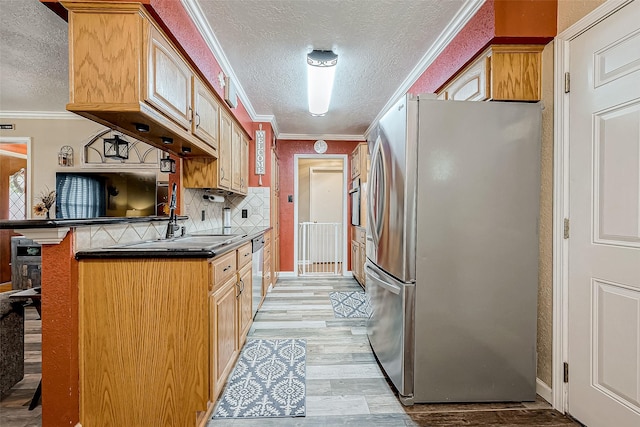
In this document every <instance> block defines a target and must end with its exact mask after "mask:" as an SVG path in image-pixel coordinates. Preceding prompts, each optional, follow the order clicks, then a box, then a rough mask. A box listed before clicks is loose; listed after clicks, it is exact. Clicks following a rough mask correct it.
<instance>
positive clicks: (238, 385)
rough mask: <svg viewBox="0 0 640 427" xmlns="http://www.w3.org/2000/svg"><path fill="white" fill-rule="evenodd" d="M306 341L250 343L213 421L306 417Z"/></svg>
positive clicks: (260, 341) (285, 340) (283, 340)
mask: <svg viewBox="0 0 640 427" xmlns="http://www.w3.org/2000/svg"><path fill="white" fill-rule="evenodd" d="M305 376H306V340H303V339H280V340H260V339H256V340H247V343H246V344H245V346H244V348H243V349H242V352H241V353H240V357H239V358H238V362H237V364H236V366H235V368H234V369H233V372H231V376H230V377H229V380H228V382H227V385H226V387H225V389H224V392H223V393H222V397H221V398H220V401H219V403H218V407H217V408H216V411H215V413H214V415H213V418H248V417H254V418H264V417H304V416H305V414H306V382H305Z"/></svg>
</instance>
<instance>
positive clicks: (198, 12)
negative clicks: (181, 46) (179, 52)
mask: <svg viewBox="0 0 640 427" xmlns="http://www.w3.org/2000/svg"><path fill="white" fill-rule="evenodd" d="M180 1H181V2H182V6H183V7H184V8H185V10H186V11H187V14H188V15H189V17H190V18H191V20H192V21H193V23H194V24H195V25H196V27H197V28H198V31H200V34H201V35H202V38H203V39H204V41H205V43H206V44H207V46H209V49H211V53H213V56H214V57H215V59H216V60H217V61H218V63H219V64H220V68H222V71H223V72H224V73H225V74H226V75H227V76H229V77H230V78H231V79H232V80H233V83H234V84H235V86H236V92H237V93H238V97H239V98H240V100H241V101H242V105H244V108H245V109H246V110H247V113H249V116H250V117H251V120H253V121H257V120H256V119H255V118H256V116H257V115H256V111H255V110H254V109H253V105H251V102H250V101H249V98H248V97H247V93H246V92H245V91H244V88H243V87H242V85H241V84H240V80H238V77H237V76H236V73H235V72H234V71H233V68H232V67H231V64H230V63H229V60H228V59H227V55H225V53H224V51H223V50H222V46H220V42H218V38H217V37H216V35H215V34H214V33H213V29H211V25H209V21H207V18H206V17H205V16H204V12H203V11H202V9H201V8H200V5H199V4H198V2H197V1H196V0H180Z"/></svg>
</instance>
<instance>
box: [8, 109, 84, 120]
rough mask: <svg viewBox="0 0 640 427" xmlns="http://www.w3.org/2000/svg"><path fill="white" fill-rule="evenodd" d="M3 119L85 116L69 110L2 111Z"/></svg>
mask: <svg viewBox="0 0 640 427" xmlns="http://www.w3.org/2000/svg"><path fill="white" fill-rule="evenodd" d="M0 117H1V118H3V119H44V120H80V119H84V117H82V116H79V115H77V114H74V113H71V112H69V111H0Z"/></svg>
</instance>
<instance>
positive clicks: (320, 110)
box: [307, 50, 338, 116]
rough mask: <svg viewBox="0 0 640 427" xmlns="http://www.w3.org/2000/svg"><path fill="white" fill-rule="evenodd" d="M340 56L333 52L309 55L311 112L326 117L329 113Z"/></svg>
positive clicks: (308, 92) (308, 72)
mask: <svg viewBox="0 0 640 427" xmlns="http://www.w3.org/2000/svg"><path fill="white" fill-rule="evenodd" d="M337 63H338V55H336V54H335V53H333V51H331V50H314V51H311V53H309V54H307V95H308V97H309V112H310V113H311V115H313V116H324V115H325V114H326V113H327V111H329V102H330V101H331V90H332V89H333V77H334V76H335V73H336V64H337Z"/></svg>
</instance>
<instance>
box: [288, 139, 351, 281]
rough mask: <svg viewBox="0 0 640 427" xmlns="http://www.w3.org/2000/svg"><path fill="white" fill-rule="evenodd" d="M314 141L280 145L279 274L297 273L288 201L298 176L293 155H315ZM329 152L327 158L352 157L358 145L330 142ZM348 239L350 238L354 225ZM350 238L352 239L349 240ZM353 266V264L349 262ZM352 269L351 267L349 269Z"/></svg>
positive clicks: (348, 209)
mask: <svg viewBox="0 0 640 427" xmlns="http://www.w3.org/2000/svg"><path fill="white" fill-rule="evenodd" d="M314 143H315V141H290V140H279V141H278V159H279V162H280V271H294V268H293V249H294V242H293V233H294V227H295V224H294V223H293V214H294V212H293V203H289V202H288V201H287V199H288V196H289V195H293V196H295V194H294V193H293V181H294V176H295V173H296V171H295V164H294V161H293V156H294V154H316V152H315V151H314V150H313V144H314ZM327 144H328V146H329V147H328V149H327V153H326V154H347V155H349V154H351V152H352V151H353V150H354V149H355V148H356V146H357V145H358V144H359V142H357V141H327ZM350 171H351V159H348V161H347V170H346V171H345V173H346V174H347V179H348V180H350V177H351V172H350ZM347 218H351V206H350V205H349V204H348V203H347ZM347 236H351V222H350V221H349V228H348V232H347ZM348 238H349V237H348ZM347 254H348V257H349V258H350V257H351V250H349V246H347ZM348 265H349V266H350V265H351V263H350V262H349V263H348ZM349 268H350V267H349Z"/></svg>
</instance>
